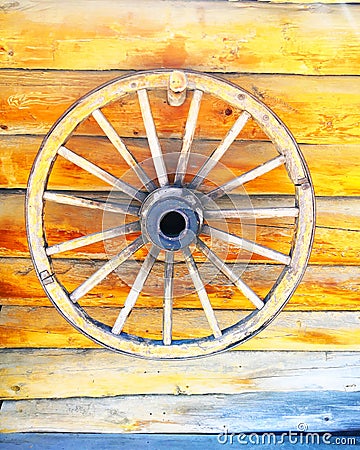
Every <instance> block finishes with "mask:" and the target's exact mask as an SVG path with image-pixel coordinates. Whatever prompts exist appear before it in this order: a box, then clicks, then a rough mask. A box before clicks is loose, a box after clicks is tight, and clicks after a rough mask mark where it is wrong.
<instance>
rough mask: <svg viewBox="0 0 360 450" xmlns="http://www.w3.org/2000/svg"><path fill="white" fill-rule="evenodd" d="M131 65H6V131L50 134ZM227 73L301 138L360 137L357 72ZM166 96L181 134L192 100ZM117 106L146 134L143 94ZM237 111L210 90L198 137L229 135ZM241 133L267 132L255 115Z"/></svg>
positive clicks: (0, 113) (129, 132)
mask: <svg viewBox="0 0 360 450" xmlns="http://www.w3.org/2000/svg"><path fill="white" fill-rule="evenodd" d="M359 8H360V6H359ZM359 11H360V9H359ZM123 73H124V72H104V73H100V72H62V71H61V72H57V71H46V72H43V71H17V70H15V71H1V72H0V74H1V82H0V132H1V134H4V135H13V134H45V133H47V132H48V130H49V129H50V127H51V125H52V124H53V123H54V122H55V120H56V119H57V118H58V117H59V116H60V115H61V114H62V113H63V112H64V111H65V110H66V109H67V108H68V107H69V106H70V105H71V104H72V103H73V102H74V101H75V100H77V99H78V98H79V97H80V96H82V95H84V94H85V93H87V92H88V91H90V90H91V89H94V88H96V87H97V86H99V85H100V84H102V83H103V82H105V81H107V80H110V79H113V78H115V77H116V76H118V75H120V74H123ZM222 76H225V77H226V78H227V79H229V80H230V81H232V82H234V83H236V84H238V85H240V86H242V87H243V88H244V89H246V90H248V91H249V92H251V93H252V94H254V95H255V96H258V97H259V98H260V100H262V101H263V102H265V103H266V104H267V105H268V106H269V107H270V108H272V109H273V110H274V111H275V112H276V113H277V114H278V115H279V116H280V118H281V119H283V120H284V122H285V123H286V124H287V126H288V127H289V128H290V129H291V131H292V133H293V134H294V136H295V138H296V139H297V141H298V142H299V143H309V144H358V142H359V136H360V131H359V122H360V112H359V111H360V89H359V87H360V78H359V77H357V76H354V77H347V76H344V77H341V78H339V77H333V76H327V77H301V76H280V75H245V74H236V75H225V74H222ZM164 101H165V97H164V95H162V94H161V93H154V94H153V95H152V96H151V102H152V106H153V113H154V116H155V120H156V125H157V129H158V133H159V135H160V136H162V137H179V136H181V135H182V132H183V127H184V125H185V121H186V117H187V113H188V102H186V103H185V104H184V105H183V106H181V107H178V108H174V107H170V106H168V105H166V104H165V103H164ZM115 106H116V107H115ZM115 106H114V107H113V108H112V110H109V111H108V116H109V118H110V119H111V120H112V121H113V123H114V125H115V126H116V128H117V130H118V132H119V133H120V134H121V135H122V136H128V137H134V136H138V137H139V136H143V135H144V129H143V125H142V119H141V115H140V110H139V107H138V104H137V100H134V99H133V98H129V100H126V101H125V100H124V101H122V102H121V103H118V104H116V105H115ZM160 111H161V113H160ZM236 114H237V113H236V111H232V109H231V108H230V109H229V108H228V106H227V105H226V104H224V103H222V102H219V101H215V100H213V99H206V98H205V99H204V101H203V105H202V108H201V111H200V118H199V126H198V131H197V133H196V137H197V138H202V139H208V138H222V137H223V136H224V135H225V134H226V132H227V131H228V129H229V128H230V127H231V125H232V123H233V122H234V121H235V116H236ZM81 134H91V135H94V134H95V135H97V134H102V133H101V132H100V129H99V127H98V125H97V124H96V123H95V121H94V120H89V121H87V122H86V123H85V124H83V125H82V126H81ZM241 138H244V139H246V138H250V139H263V138H264V134H263V133H262V132H261V131H260V129H259V128H258V127H256V126H254V124H253V123H249V125H247V127H246V128H245V129H244V131H243V133H242V134H241Z"/></svg>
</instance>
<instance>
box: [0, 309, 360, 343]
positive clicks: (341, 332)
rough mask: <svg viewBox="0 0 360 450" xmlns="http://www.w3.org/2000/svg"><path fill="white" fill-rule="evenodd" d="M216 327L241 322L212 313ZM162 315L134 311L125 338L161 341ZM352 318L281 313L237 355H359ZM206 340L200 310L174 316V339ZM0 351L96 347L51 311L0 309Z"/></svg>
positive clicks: (233, 315) (98, 315)
mask: <svg viewBox="0 0 360 450" xmlns="http://www.w3.org/2000/svg"><path fill="white" fill-rule="evenodd" d="M86 311H87V312H88V313H89V314H90V315H91V317H93V318H95V319H96V320H99V321H101V322H103V323H106V324H108V325H109V326H113V324H114V323H115V319H116V318H117V316H118V314H119V311H120V308H93V307H90V308H86ZM216 316H217V318H218V321H219V324H220V326H221V327H226V326H230V325H232V324H234V323H236V322H238V321H239V320H240V318H241V317H242V316H243V313H241V312H240V311H236V310H235V311H234V310H232V311H229V310H227V311H220V310H219V311H216ZM161 317H162V311H161V310H160V309H145V308H144V309H141V308H140V309H134V310H133V312H132V314H131V315H130V317H129V318H128V320H127V322H126V323H125V327H124V332H126V333H129V334H136V335H141V336H144V337H145V336H146V337H147V338H153V339H161V329H162V319H161ZM359 320H360V319H359V317H358V314H357V313H356V312H296V313H295V312H283V313H282V314H280V316H279V317H278V318H277V319H276V320H275V321H274V322H273V324H272V325H270V326H268V327H267V328H266V329H265V330H264V331H263V332H262V333H260V334H259V335H258V336H256V337H254V338H253V339H251V340H249V341H247V342H246V343H244V344H243V345H241V346H239V347H238V349H239V350H268V351H269V350H294V351H296V350H301V351H331V350H334V351H350V350H352V351H360V328H359V324H360V323H359ZM209 334H211V330H210V329H209V324H208V322H207V320H206V318H205V315H204V312H203V311H202V310H174V318H173V336H174V339H183V338H196V337H200V336H208V335H209ZM0 346H1V348H28V347H36V348H96V347H98V345H97V344H95V343H93V342H92V341H90V340H89V339H88V338H86V337H85V336H83V335H82V334H80V333H79V332H78V331H76V330H75V329H74V328H73V327H71V326H70V325H69V324H68V323H67V322H66V321H65V320H64V319H63V318H62V317H61V316H60V314H59V313H58V312H57V311H56V310H55V308H51V307H49V308H46V307H43V308H29V307H15V306H3V307H2V309H1V313H0Z"/></svg>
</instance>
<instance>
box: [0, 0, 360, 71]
mask: <svg viewBox="0 0 360 450" xmlns="http://www.w3.org/2000/svg"><path fill="white" fill-rule="evenodd" d="M3 8H4V12H6V13H5V14H2V16H1V22H0V24H1V28H2V29H3V30H4V31H3V33H2V37H1V53H0V58H1V59H0V63H1V66H2V67H6V68H9V67H18V68H31V69H37V68H41V69H42V68H46V69H97V70H105V69H118V68H119V67H121V68H124V69H136V70H139V69H140V70H141V69H145V68H154V67H164V66H165V67H191V68H193V69H199V70H203V71H204V70H207V71H228V72H260V73H264V72H267V73H301V74H311V75H317V74H337V75H338V74H342V75H343V74H358V73H359V67H360V66H359V58H358V53H357V46H358V42H359V41H358V34H357V29H356V27H354V26H353V24H357V23H359V21H360V10H359V8H358V7H357V5H353V6H350V5H349V6H347V7H346V8H344V7H343V5H327V6H323V7H321V6H318V7H314V6H312V5H303V6H302V7H299V6H298V5H291V4H287V5H286V7H284V6H280V5H271V4H264V3H263V4H261V3H260V4H256V3H253V2H205V1H193V2H190V3H189V2H188V3H186V6H185V4H184V2H177V1H163V2H161V3H158V2H156V1H143V0H142V1H140V2H136V3H134V4H131V3H129V2H128V1H125V0H122V1H115V0H107V1H102V2H101V7H99V5H98V4H96V3H91V4H90V5H89V3H88V2H87V1H84V0H82V1H77V2H76V4H74V2H61V3H59V2H56V0H52V1H48V2H47V3H45V4H44V3H43V2H41V1H30V0H20V1H18V2H8V3H5V4H4V6H3ZM324 17H325V18H326V20H324ZM84 18H86V20H84Z"/></svg>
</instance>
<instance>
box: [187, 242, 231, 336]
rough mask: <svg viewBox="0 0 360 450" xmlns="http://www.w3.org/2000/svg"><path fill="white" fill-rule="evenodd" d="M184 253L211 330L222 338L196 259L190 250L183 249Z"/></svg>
mask: <svg viewBox="0 0 360 450" xmlns="http://www.w3.org/2000/svg"><path fill="white" fill-rule="evenodd" d="M183 253H184V256H185V261H186V264H187V267H188V270H189V274H190V276H191V279H192V281H193V283H194V287H195V289H196V292H197V295H198V296H199V299H200V302H201V305H202V307H203V310H204V312H205V316H206V318H207V320H208V322H209V325H210V328H211V330H212V332H213V335H214V336H215V337H216V338H218V337H220V336H222V333H221V330H220V327H219V324H218V322H217V320H216V317H215V313H214V310H213V308H212V306H211V303H210V300H209V297H208V295H207V292H206V289H205V286H204V283H203V282H202V280H201V277H200V274H199V271H198V268H197V267H196V263H195V261H194V258H193V257H192V255H191V252H190V250H189V249H188V248H185V249H183Z"/></svg>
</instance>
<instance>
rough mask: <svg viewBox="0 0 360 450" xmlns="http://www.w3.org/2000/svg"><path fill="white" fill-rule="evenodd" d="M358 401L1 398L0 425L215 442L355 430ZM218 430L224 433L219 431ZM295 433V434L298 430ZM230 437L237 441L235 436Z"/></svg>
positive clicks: (353, 397)
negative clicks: (208, 436) (207, 436)
mask: <svg viewBox="0 0 360 450" xmlns="http://www.w3.org/2000/svg"><path fill="white" fill-rule="evenodd" d="M359 405H360V394H359V393H357V392H348V393H346V394H344V393H339V392H318V393H316V392H294V393H279V392H268V393H266V392H261V393H255V392H254V393H252V392H251V393H246V394H238V395H206V396H201V395H192V396H186V395H180V396H169V395H153V396H129V397H126V396H124V397H112V398H111V397H110V398H109V397H108V398H100V399H93V398H81V399H77V398H75V399H59V400H55V399H52V400H44V399H43V400H19V401H7V402H4V404H3V406H2V409H1V412H0V419H1V420H0V423H1V425H0V427H1V428H0V430H1V431H2V432H27V431H31V432H75V433H76V432H79V431H81V432H82V433H86V432H91V433H182V434H189V433H214V434H216V435H215V436H214V437H213V439H214V442H216V439H217V435H218V434H219V433H226V432H230V433H232V432H234V433H246V432H249V433H250V432H264V431H270V430H271V431H273V432H275V431H278V432H284V430H286V431H287V433H288V432H289V431H293V432H297V433H300V431H299V428H298V427H302V426H305V427H306V431H308V432H316V431H332V432H333V431H334V430H336V431H350V430H357V429H358V428H359ZM304 424H305V425H304ZM222 436H223V439H224V434H223V435H222ZM297 436H298V439H300V436H299V434H298V435H297ZM328 437H329V436H328ZM260 442H261V441H260ZM265 442H267V441H265ZM270 442H271V441H270ZM235 443H236V444H237V441H235V440H234V442H233V444H234V445H235ZM228 445H230V444H229V442H228ZM301 447H302V446H301ZM142 448H143V447H142ZM166 448H172V447H166ZM192 448H193V447H192ZM195 448H196V447H195ZM208 448H213V447H212V446H211V447H208ZM274 448H275V447H274ZM286 448H289V447H286ZM304 448H307V447H304ZM308 448H314V446H312V447H308ZM316 448H317V446H316Z"/></svg>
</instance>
